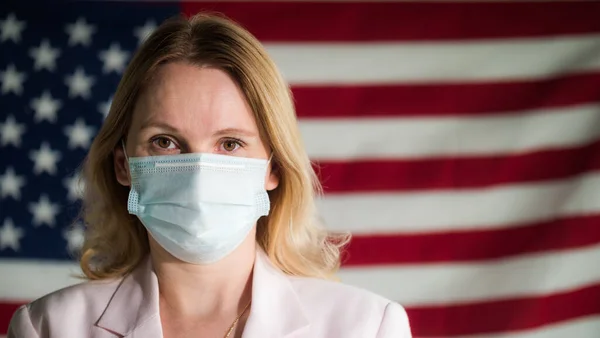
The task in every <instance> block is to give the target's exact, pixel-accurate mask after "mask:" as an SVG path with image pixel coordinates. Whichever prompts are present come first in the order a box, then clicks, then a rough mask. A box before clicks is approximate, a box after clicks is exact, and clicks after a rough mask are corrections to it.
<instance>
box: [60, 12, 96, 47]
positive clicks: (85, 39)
mask: <svg viewBox="0 0 600 338" xmlns="http://www.w3.org/2000/svg"><path fill="white" fill-rule="evenodd" d="M65 31H66V32H67V34H69V46H75V45H77V44H78V43H80V44H81V45H83V46H89V45H90V44H91V43H92V34H94V33H95V32H96V27H94V25H91V24H88V23H87V22H86V21H85V18H78V19H77V21H76V22H75V23H72V24H68V25H67V27H66V28H65Z"/></svg>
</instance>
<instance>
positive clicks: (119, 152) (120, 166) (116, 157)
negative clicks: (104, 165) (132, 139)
mask: <svg viewBox="0 0 600 338" xmlns="http://www.w3.org/2000/svg"><path fill="white" fill-rule="evenodd" d="M113 164H114V167H115V175H116V177H117V181H118V182H119V183H121V185H124V186H126V187H128V186H130V185H131V180H130V178H129V177H130V176H129V164H128V163H127V157H125V153H124V152H123V148H122V146H121V144H120V143H119V145H118V146H116V147H115V149H114V150H113Z"/></svg>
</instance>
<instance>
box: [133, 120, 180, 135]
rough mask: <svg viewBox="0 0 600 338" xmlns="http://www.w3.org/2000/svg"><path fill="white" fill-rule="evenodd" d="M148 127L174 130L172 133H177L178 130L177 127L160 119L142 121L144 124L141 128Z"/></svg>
mask: <svg viewBox="0 0 600 338" xmlns="http://www.w3.org/2000/svg"><path fill="white" fill-rule="evenodd" d="M147 128H160V129H164V130H167V131H169V132H172V133H176V132H177V131H178V130H177V129H176V128H174V127H173V126H171V125H170V124H168V123H164V122H160V121H152V120H147V121H144V123H142V125H141V126H140V130H144V129H147Z"/></svg>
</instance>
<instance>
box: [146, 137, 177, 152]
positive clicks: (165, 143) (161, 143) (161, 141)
mask: <svg viewBox="0 0 600 338" xmlns="http://www.w3.org/2000/svg"><path fill="white" fill-rule="evenodd" d="M152 143H153V144H154V145H155V146H156V147H158V148H160V149H164V150H172V149H177V145H176V144H175V142H173V140H171V139H170V138H168V137H164V136H158V137H155V138H154V139H153V140H152Z"/></svg>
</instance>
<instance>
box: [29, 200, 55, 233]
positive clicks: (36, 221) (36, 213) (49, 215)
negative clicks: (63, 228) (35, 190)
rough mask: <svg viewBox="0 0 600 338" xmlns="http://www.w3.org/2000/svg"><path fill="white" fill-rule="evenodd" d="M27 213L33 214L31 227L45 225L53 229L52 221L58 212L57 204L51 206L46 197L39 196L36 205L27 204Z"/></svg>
mask: <svg viewBox="0 0 600 338" xmlns="http://www.w3.org/2000/svg"><path fill="white" fill-rule="evenodd" d="M29 211H30V212H31V213H32V214H33V221H32V223H33V225H34V226H40V225H42V224H44V223H45V224H47V225H48V226H49V227H50V228H53V227H54V219H55V218H56V214H58V212H59V207H58V204H53V203H51V202H50V200H49V199H48V196H46V195H41V196H40V201H39V202H37V203H29Z"/></svg>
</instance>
